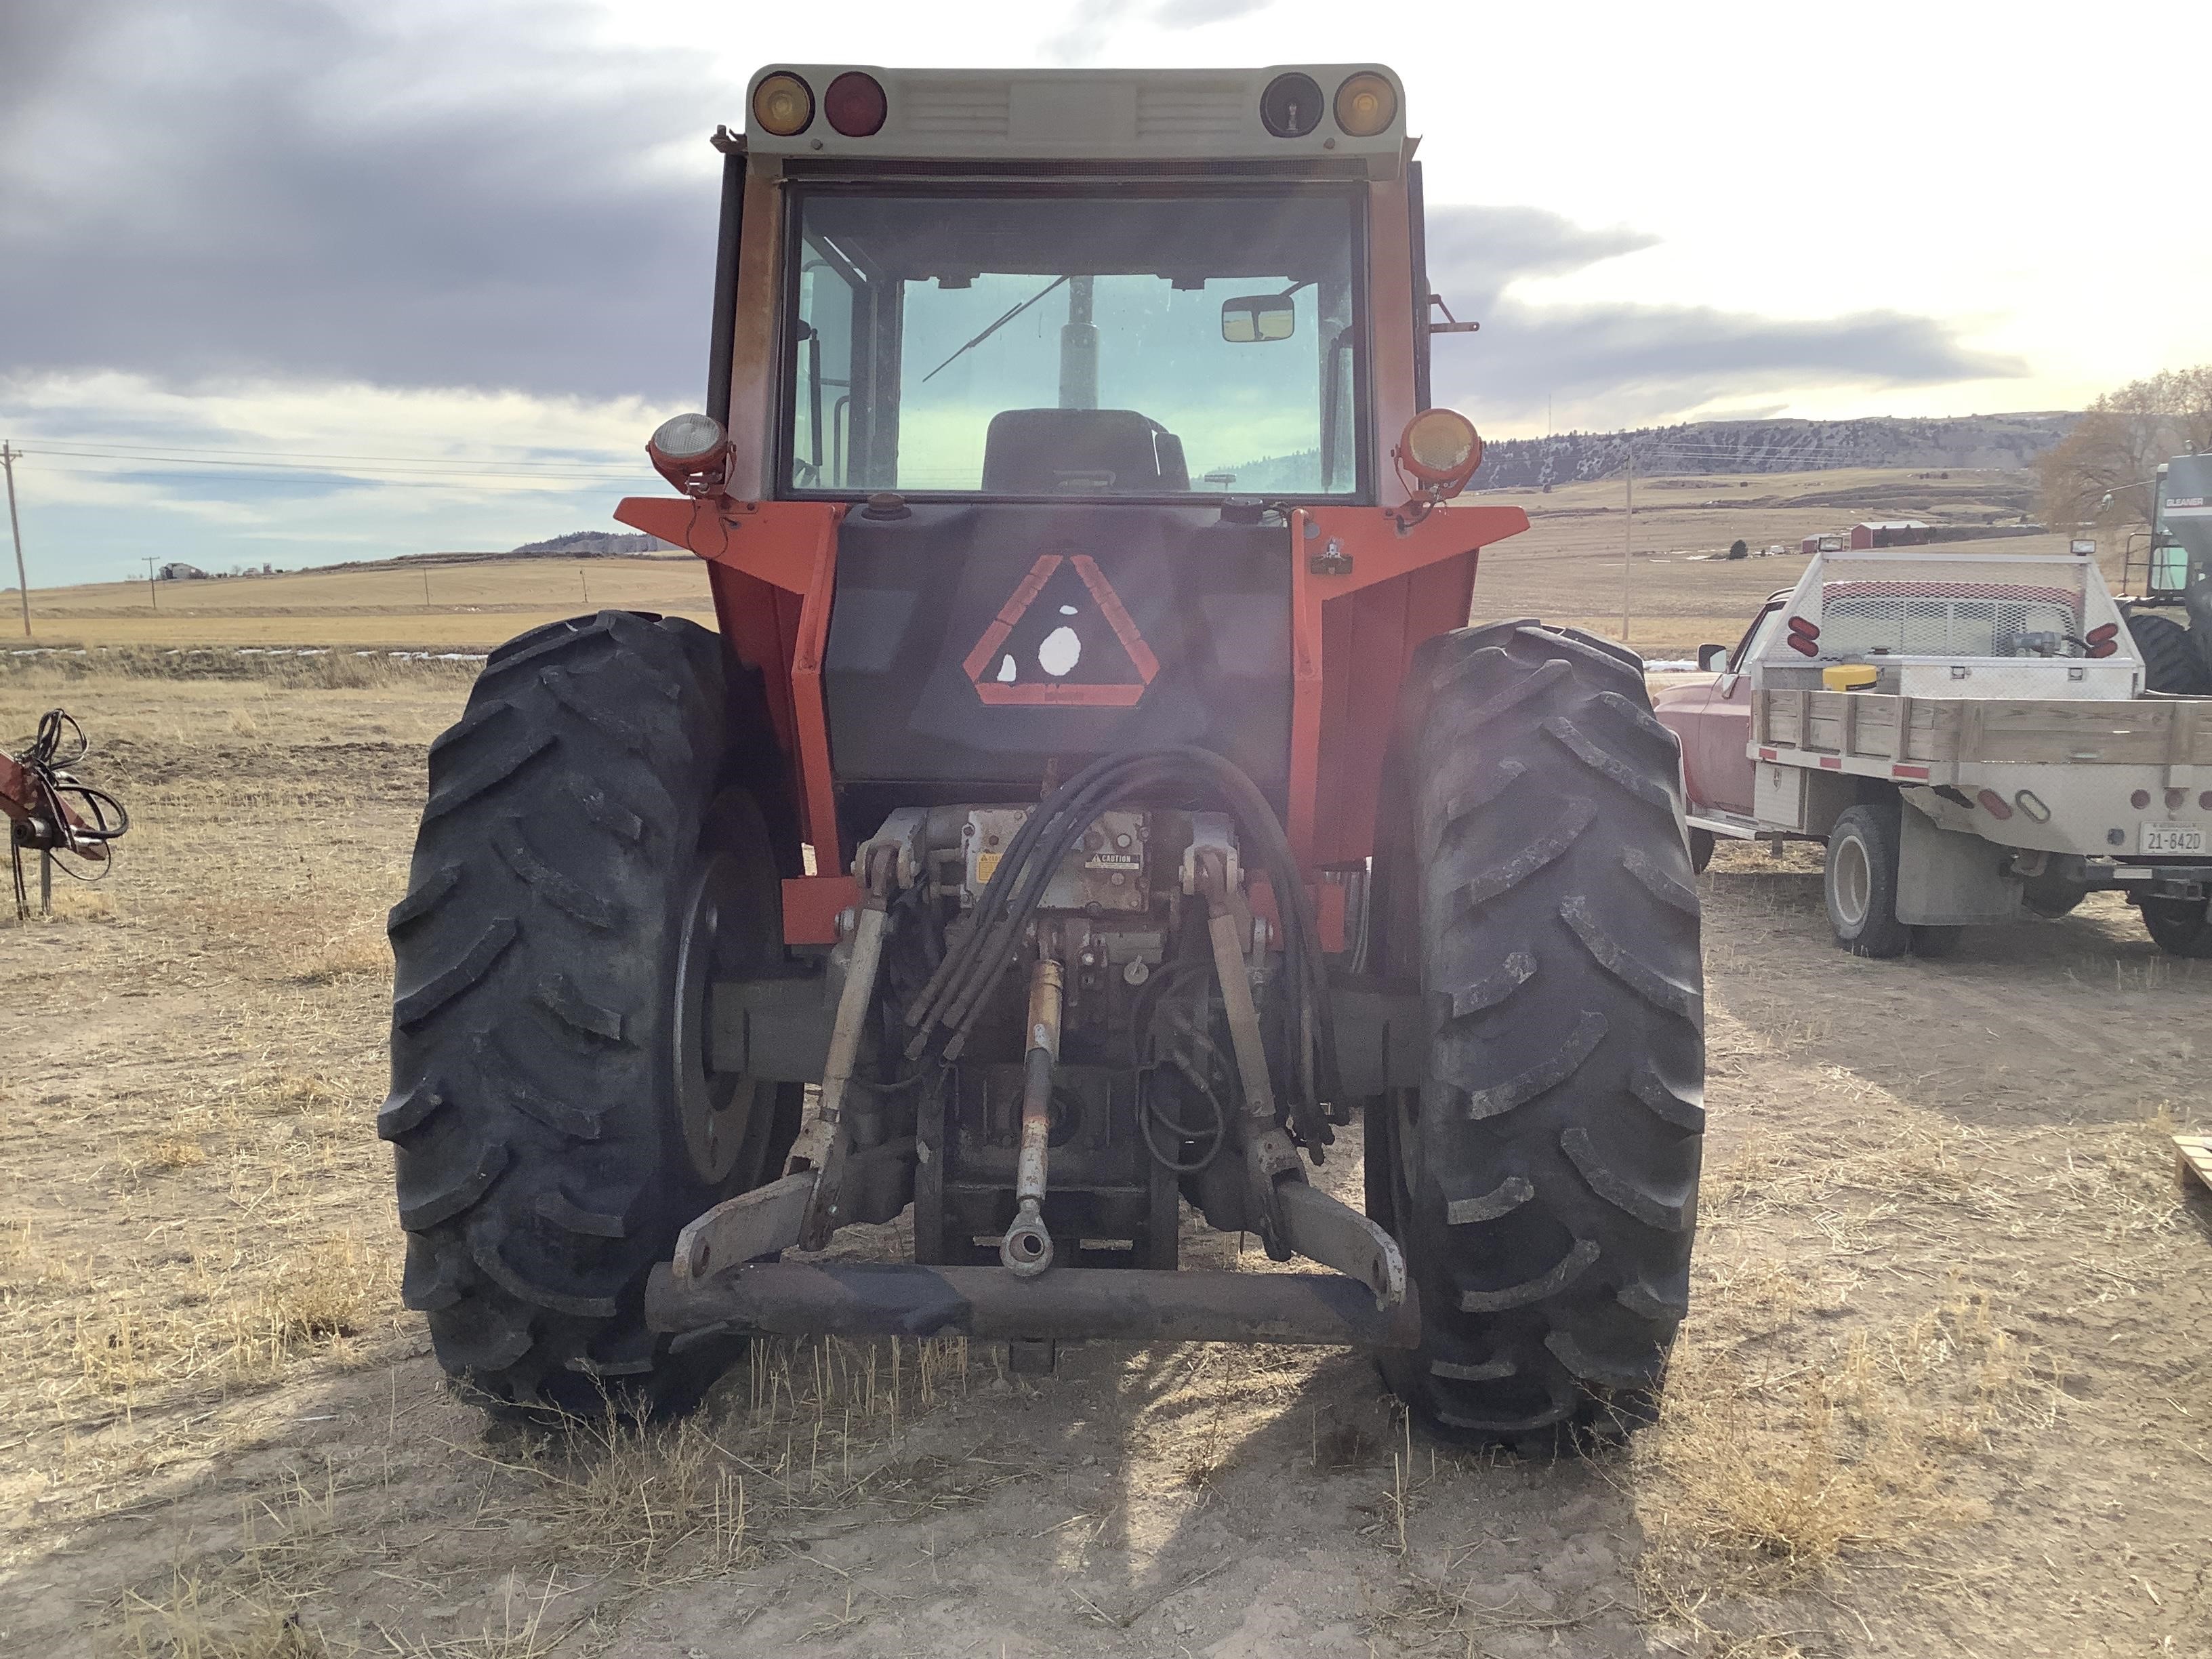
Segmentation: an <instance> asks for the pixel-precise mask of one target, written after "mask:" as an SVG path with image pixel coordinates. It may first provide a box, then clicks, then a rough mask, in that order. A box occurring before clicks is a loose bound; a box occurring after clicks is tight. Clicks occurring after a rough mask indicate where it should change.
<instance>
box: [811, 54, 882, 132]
mask: <svg viewBox="0 0 2212 1659" xmlns="http://www.w3.org/2000/svg"><path fill="white" fill-rule="evenodd" d="M889 112H890V106H889V104H887V103H886V102H885V101H884V89H883V87H882V85H881V83H879V82H878V81H877V79H876V77H875V76H872V75H863V74H861V73H860V70H846V71H845V73H844V74H842V75H841V76H838V77H837V78H836V80H834V81H832V82H830V83H829V89H828V90H827V91H826V92H824V93H823V94H822V114H823V118H824V119H825V120H827V121H828V122H829V125H831V126H833V127H835V128H836V130H837V131H839V132H840V133H842V135H843V136H844V137H848V138H872V137H875V136H876V134H878V132H881V131H883V130H884V116H885V115H886V114H888V113H889Z"/></svg>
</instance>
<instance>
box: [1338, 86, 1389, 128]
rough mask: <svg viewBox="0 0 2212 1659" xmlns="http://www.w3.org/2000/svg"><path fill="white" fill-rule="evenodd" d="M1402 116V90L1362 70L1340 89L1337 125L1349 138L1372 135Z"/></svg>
mask: <svg viewBox="0 0 2212 1659" xmlns="http://www.w3.org/2000/svg"><path fill="white" fill-rule="evenodd" d="M1397 118H1398V89H1397V88H1395V87H1394V86H1392V85H1391V84H1390V83H1389V82H1388V81H1386V80H1384V79H1383V77H1382V76H1379V75H1377V74H1376V73H1375V71H1374V70H1361V71H1360V72H1359V73H1358V74H1357V75H1355V76H1351V77H1350V78H1349V79H1347V80H1346V82H1345V83H1344V84H1343V85H1342V86H1340V87H1339V88H1337V89H1336V124H1337V125H1338V126H1340V127H1341V128H1343V129H1344V132H1345V135H1346V137H1352V138H1372V137H1374V136H1375V135H1376V133H1378V132H1380V131H1383V128H1385V127H1387V126H1389V125H1390V123H1391V122H1393V121H1395V120H1396V119H1397Z"/></svg>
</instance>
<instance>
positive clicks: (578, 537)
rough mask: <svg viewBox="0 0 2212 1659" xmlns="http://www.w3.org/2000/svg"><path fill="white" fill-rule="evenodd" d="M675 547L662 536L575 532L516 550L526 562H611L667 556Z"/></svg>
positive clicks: (529, 543)
mask: <svg viewBox="0 0 2212 1659" xmlns="http://www.w3.org/2000/svg"><path fill="white" fill-rule="evenodd" d="M674 546H675V544H674V543H672V542H664V541H663V540H661V539H660V538H659V537H658V536H642V535H638V536H627V535H623V534H621V533H619V532H613V533H611V532H607V531H604V530H572V531H570V532H568V534H567V535H565V536H556V537H554V538H551V539H550V541H543V542H525V543H524V544H522V545H521V546H520V547H518V548H516V549H515V551H516V552H517V553H519V554H520V555H522V556H525V557H526V558H556V559H610V558H615V557H617V556H621V555H623V554H630V553H665V552H668V551H671V550H673V548H674Z"/></svg>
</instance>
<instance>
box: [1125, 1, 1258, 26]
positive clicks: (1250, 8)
mask: <svg viewBox="0 0 2212 1659" xmlns="http://www.w3.org/2000/svg"><path fill="white" fill-rule="evenodd" d="M1271 3H1272V0H1160V3H1159V4H1158V5H1157V6H1155V7H1154V8H1153V9H1152V21H1155V22H1157V23H1158V24H1159V26H1160V27H1162V28H1170V29H1195V28H1203V27H1205V26H1206V24H1208V23H1225V22H1227V21H1229V20H1230V19H1231V18H1232V17H1249V16H1250V15H1252V14H1253V13H1254V12H1255V11H1265V10H1267V7H1268V6H1269V5H1270V4H1271Z"/></svg>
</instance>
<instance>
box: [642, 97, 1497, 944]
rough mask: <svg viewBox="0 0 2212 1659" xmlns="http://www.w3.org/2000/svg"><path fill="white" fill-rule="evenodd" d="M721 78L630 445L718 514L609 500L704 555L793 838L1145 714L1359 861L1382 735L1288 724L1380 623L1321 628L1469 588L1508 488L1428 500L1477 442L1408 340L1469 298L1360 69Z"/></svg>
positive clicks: (1014, 776)
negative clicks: (700, 207)
mask: <svg viewBox="0 0 2212 1659" xmlns="http://www.w3.org/2000/svg"><path fill="white" fill-rule="evenodd" d="M749 114H750V120H749V122H748V125H747V127H746V131H744V134H743V135H742V137H740V136H737V135H732V134H728V133H724V134H722V135H720V138H719V143H720V145H721V147H722V149H723V154H724V157H725V168H726V172H725V179H724V189H723V224H722V234H721V258H720V265H719V268H718V271H717V276H716V283H715V302H714V303H715V313H714V342H715V344H714V356H713V358H712V361H711V362H710V365H709V372H708V406H707V409H706V410H705V411H704V413H703V416H684V417H679V419H678V421H676V422H671V423H670V427H669V428H668V429H664V431H663V433H661V434H659V435H656V438H655V441H654V444H653V447H652V450H651V453H653V457H654V459H655V461H656V464H657V465H659V467H660V469H661V471H662V472H663V474H664V475H665V476H666V477H668V478H669V479H670V480H671V482H672V483H676V484H677V485H678V488H680V489H683V490H684V492H685V494H686V495H690V496H691V497H692V498H693V501H718V502H722V503H726V504H727V505H726V506H718V507H716V508H715V519H716V522H715V524H714V527H713V528H712V529H711V530H708V532H707V534H708V539H709V541H711V542H712V543H713V545H712V546H711V547H702V544H701V541H700V538H699V534H698V532H699V531H700V530H701V529H702V528H703V526H702V524H701V523H700V522H699V520H698V518H697V511H698V510H697V509H696V507H693V506H692V505H691V504H690V503H684V502H677V501H667V500H665V499H663V500H656V501H626V502H624V503H623V507H621V509H620V510H619V512H618V516H619V517H621V518H622V519H623V520H624V521H625V522H628V523H630V524H633V525H637V526H641V527H647V528H651V529H653V532H654V533H657V534H659V535H662V536H664V537H665V538H667V539H670V540H672V541H676V542H678V543H681V544H685V545H689V546H692V547H694V548H695V549H697V550H701V551H702V552H704V553H705V554H706V556H708V558H709V559H710V560H711V561H714V569H713V573H712V574H713V580H714V583H715V591H716V593H717V596H718V609H719V610H720V612H721V614H722V617H723V622H724V626H725V629H726V631H727V632H728V633H729V634H730V635H731V636H732V639H733V640H735V641H737V643H738V649H739V651H740V653H741V654H742V655H743V656H744V658H745V659H746V660H748V661H750V662H754V663H758V664H762V665H774V667H773V670H772V671H771V673H770V678H771V681H772V682H774V683H775V689H773V690H771V693H770V696H771V702H772V703H775V704H776V705H777V706H778V708H779V714H780V720H779V731H778V735H779V738H780V740H781V742H782V743H783V744H784V745H785V748H786V752H787V755H788V756H789V757H790V761H791V768H792V774H793V777H792V782H793V794H794V797H795V798H796V799H798V800H799V802H800V810H801V812H802V815H803V817H805V834H806V837H807V840H808V842H809V843H810V844H811V845H812V846H813V847H814V848H815V849H816V859H817V865H818V866H821V867H823V868H824V869H836V870H840V871H842V870H844V869H845V868H846V867H847V866H848V861H849V857H850V854H851V849H852V848H854V847H855V846H856V845H858V843H859V842H860V839H861V838H862V837H864V836H866V835H867V834H868V833H869V832H870V831H871V830H872V829H874V828H875V827H876V826H877V825H878V824H879V823H881V822H882V821H883V818H884V814H885V813H886V812H888V811H893V810H896V807H898V806H900V805H947V804H951V803H956V802H959V801H963V800H971V799H978V798H983V799H989V798H992V797H994V796H1003V795H1006V794H1007V793H1010V792H1017V791H1021V790H1031V791H1033V790H1034V788H1035V785H1036V780H1037V779H1038V778H1039V777H1041V776H1043V775H1046V774H1047V773H1048V772H1055V771H1056V772H1058V773H1060V775H1066V772H1067V771H1068V770H1071V769H1073V768H1074V767H1076V766H1079V765H1081V764H1083V763H1085V762H1087V761H1090V760H1092V759H1095V758H1097V757H1099V756H1102V755H1105V754H1109V753H1113V752H1116V751H1119V750H1128V749H1133V748H1146V747H1158V746H1160V745H1163V744H1198V745H1200V746H1202V747H1205V748H1208V749H1212V750H1216V751H1218V752H1220V753H1222V754H1224V755H1225V756H1227V757H1229V758H1230V759H1231V760H1232V761H1234V762H1235V763H1237V766H1238V767H1240V768H1241V769H1243V770H1244V771H1245V772H1246V773H1247V774H1248V775H1249V776H1250V777H1251V778H1252V779H1253V780H1254V781H1255V782H1256V783H1257V784H1258V786H1259V787H1260V788H1261V792H1262V793H1264V794H1265V795H1266V797H1267V799H1268V800H1269V801H1270V803H1271V804H1272V805H1273V806H1274V808H1275V810H1276V811H1278V812H1279V813H1280V814H1281V815H1282V816H1283V817H1284V819H1285V823H1286V825H1287V827H1288V829H1289V831H1290V835H1291V841H1292V843H1293V844H1294V846H1296V847H1297V848H1298V850H1299V853H1300V856H1301V858H1302V860H1303V861H1304V862H1305V863H1306V864H1307V865H1308V866H1310V867H1314V868H1316V869H1318V867H1319V866H1324V865H1343V864H1347V863H1351V862H1353V861H1356V860H1362V859H1364V858H1365V857H1366V855H1367V854H1368V853H1369V852H1370V850H1371V849H1370V842H1371V839H1372V831H1373V815H1372V808H1371V801H1372V799H1373V797H1374V793H1375V791H1376V787H1377V785H1378V783H1379V781H1380V768H1381V753H1380V749H1379V747H1377V746H1376V745H1371V744H1370V745H1352V746H1346V747H1340V748H1339V749H1336V750H1332V749H1331V748H1330V746H1329V745H1327V744H1322V742H1321V725H1322V718H1323V715H1322V709H1323V707H1324V705H1325V704H1327V703H1328V702H1331V701H1334V702H1338V703H1339V704H1340V705H1341V706H1343V707H1345V708H1350V707H1351V706H1352V705H1354V704H1357V705H1358V706H1360V707H1362V708H1383V707H1387V706H1388V704H1389V701H1390V699H1391V698H1392V697H1393V696H1395V690H1396V686H1397V683H1398V679H1399V678H1400V676H1401V673H1402V671H1403V668H1404V663H1405V653H1406V651H1407V650H1408V649H1409V648H1410V646H1411V643H1412V639H1411V638H1401V639H1393V640H1392V641H1390V642H1389V648H1388V649H1383V650H1380V651H1376V650H1368V651H1361V650H1359V649H1358V648H1356V647H1355V646H1354V644H1353V641H1354V638H1355V635H1357V634H1358V631H1359V630H1360V629H1363V628H1369V629H1391V628H1393V627H1395V624H1394V623H1391V622H1389V620H1388V619H1389V618H1391V617H1401V618H1402V617H1403V616H1404V615H1405V613H1406V611H1407V606H1408V605H1411V606H1413V609H1414V610H1415V611H1417V612H1418V613H1419V615H1420V616H1421V617H1432V618H1433V620H1432V622H1430V623H1426V624H1425V626H1426V627H1428V628H1429V629H1431V630H1432V629H1436V628H1445V627H1450V626H1454V625H1455V624H1456V623H1459V622H1460V621H1462V620H1463V619H1464V618H1465V617H1466V615H1467V611H1468V604H1469V596H1470V594H1471V592H1472V587H1473V581H1474V550H1475V549H1476V548H1478V547H1479V546H1480V545H1481V544H1484V543H1486V542H1488V541H1493V540H1496V539H1498V538H1499V537H1501V536H1505V535H1510V534H1513V533H1515V532H1517V531H1518V530H1520V529H1522V528H1524V527H1525V526H1526V524H1527V520H1526V518H1525V516H1524V515H1523V514H1522V512H1521V511H1520V509H1518V508H1515V507H1490V508H1480V509H1476V508H1461V509H1455V511H1453V512H1451V513H1447V514H1442V515H1438V516H1437V517H1435V518H1433V519H1431V513H1432V511H1433V509H1434V508H1435V507H1437V506H1438V505H1439V504H1440V503H1441V502H1443V501H1446V500H1448V499H1449V498H1450V497H1452V496H1454V495H1457V494H1458V493H1459V492H1460V490H1461V489H1462V488H1463V487H1464V485H1465V484H1466V483H1467V480H1468V477H1469V476H1470V475H1471V474H1472V472H1473V471H1474V468H1475V467H1476V466H1477V465H1480V459H1481V444H1480V440H1479V439H1478V438H1477V437H1476V435H1475V433H1474V427H1473V426H1472V425H1471V424H1470V423H1469V422H1468V421H1467V420H1466V419H1465V418H1464V417H1463V416H1459V415H1456V414H1455V413H1453V412H1452V411H1450V410H1431V409H1430V408H1429V401H1430V400H1429V383H1430V352H1431V337H1432V336H1433V335H1434V334H1436V333H1437V332H1442V331H1449V330H1454V329H1462V328H1464V327H1466V326H1467V325H1460V324H1455V323H1451V322H1450V321H1449V320H1448V319H1436V320H1432V319H1431V310H1432V307H1431V296H1430V294H1429V291H1428V283H1427V275H1426V270H1425V258H1424V253H1423V240H1422V235H1421V228H1420V227H1421V221H1420V208H1421V178H1420V167H1419V163H1418V162H1417V161H1414V160H1413V148H1414V146H1413V141H1412V140H1410V139H1409V138H1408V137H1407V131H1406V123H1405V116H1404V110H1403V99H1402V94H1401V88H1400V86H1399V83H1398V81H1397V78H1396V77H1395V76H1394V75H1393V74H1392V73H1391V72H1390V71H1389V70H1387V69H1384V68H1382V67H1380V66H1378V65H1373V64H1335V65H1314V66H1306V67H1299V68H1277V69H1266V70H1161V71H1149V72H1131V73H1123V72H1117V71H1092V70H1066V71H1045V72H1038V71H1031V70H884V69H880V68H876V67H872V66H869V67H859V66H854V67H845V66H837V65H816V64H802V65H790V66H776V67H773V68H769V69H766V70H762V71H761V72H760V73H759V74H758V75H757V76H755V78H754V80H753V82H752V84H751V88H750V94H749ZM686 445H690V446H692V447H690V448H689V449H687V448H685V446H686ZM679 452H680V453H679ZM740 523H743V524H747V525H749V526H750V531H749V532H748V533H746V534H744V535H743V536H739V537H737V538H732V539H729V540H727V541H726V542H725V540H724V538H725V537H726V533H727V527H728V526H732V525H734V524H740ZM763 532H766V533H763ZM786 538H790V540H789V541H787V539H786ZM1294 541H1295V543H1296V544H1297V545H1296V548H1295V549H1294V548H1293V545H1292V544H1293V542H1294ZM831 568H834V571H835V579H834V588H835V591H836V594H837V596H838V597H837V599H836V604H835V605H830V604H829V603H827V601H828V599H829V594H828V593H827V592H821V593H819V594H818V595H817V597H816V598H815V599H814V600H813V602H812V610H813V614H812V615H811V617H808V618H807V621H806V624H805V626H804V627H801V628H799V629H798V630H797V631H798V633H799V635H805V634H807V633H810V632H812V631H814V630H816V629H819V630H820V632H821V635H822V650H821V656H820V662H819V668H818V673H819V677H820V693H819V695H820V696H821V697H822V698H823V700H824V701H825V702H826V705H827V707H826V720H825V722H824V726H823V732H822V739H823V740H822V742H821V744H820V745H819V746H818V747H817V746H814V744H813V741H812V739H811V737H810V734H809V732H807V730H806V727H805V720H803V719H802V718H801V717H800V716H799V713H798V711H797V709H796V708H795V707H794V708H792V709H791V710H789V711H788V712H785V711H783V710H782V708H781V702H782V699H781V681H782V679H783V678H784V672H785V671H784V669H783V665H784V664H785V663H787V661H789V660H790V649H789V641H788V640H787V635H788V634H790V633H791V632H792V630H793V623H795V622H796V621H797V619H796V618H794V617H792V616H791V615H790V614H789V611H790V608H791V605H792V604H793V603H794V602H795V603H796V605H798V607H799V609H801V610H805V609H807V608H808V607H809V603H810V594H815V593H816V590H817V589H819V588H822V587H823V586H825V585H828V584H827V583H826V580H824V579H825V578H826V573H827V572H828V571H829V569H831ZM756 582H761V583H765V584H766V585H767V586H769V587H770V588H780V589H781V591H782V592H784V593H786V594H787V595H788V596H789V598H788V599H787V600H783V601H777V602H775V604H771V605H760V604H757V603H756V602H755V601H756V600H757V599H758V598H759V593H758V591H757V589H756V588H755V587H754V586H751V584H753V583H756ZM1325 617H1326V618H1328V619H1329V620H1330V621H1332V622H1334V624H1335V625H1334V627H1329V626H1326V625H1325V624H1324V618H1325ZM771 623H772V624H773V626H772V627H771ZM1398 632H1400V633H1401V634H1402V633H1403V629H1398ZM1417 636H1418V635H1416V636H1415V637H1417ZM1380 641H1381V635H1380V634H1377V635H1376V642H1378V643H1379V642H1380ZM1294 661H1296V662H1297V663H1299V664H1301V665H1302V668H1301V670H1300V671H1297V672H1294V671H1293V663H1294ZM801 695H802V696H811V692H810V693H803V694H801ZM832 848H836V854H837V855H836V857H835V858H834V859H833V858H831V857H829V856H828V854H829V853H830V850H831V849H832ZM825 891H826V890H825ZM836 908H837V907H836V906H834V905H831V904H830V903H829V901H828V900H827V899H826V898H825V899H824V900H823V901H820V902H815V903H813V904H812V905H811V908H808V909H807V912H806V914H808V915H811V916H813V917H814V918H815V919H816V920H815V925H816V926H817V927H818V926H819V925H820V922H821V921H822V920H823V919H825V918H826V917H827V916H828V915H833V914H834V913H835V909H836ZM796 937H797V936H796V935H795V936H794V938H796Z"/></svg>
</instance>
